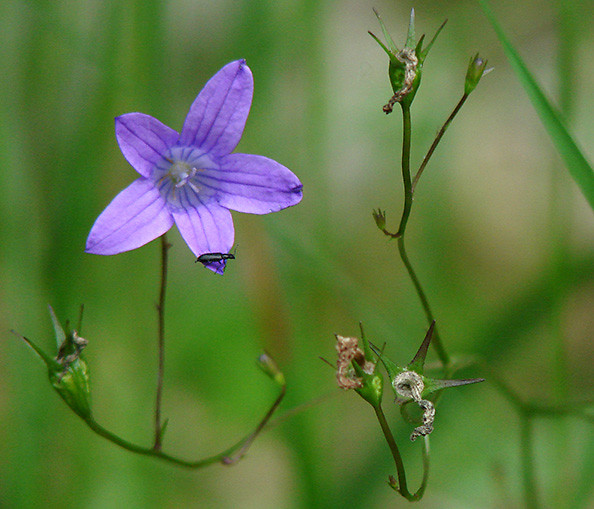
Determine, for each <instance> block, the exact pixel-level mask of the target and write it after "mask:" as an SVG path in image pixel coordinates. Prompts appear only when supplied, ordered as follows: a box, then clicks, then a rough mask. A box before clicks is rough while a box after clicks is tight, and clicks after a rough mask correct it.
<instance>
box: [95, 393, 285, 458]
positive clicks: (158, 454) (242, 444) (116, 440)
mask: <svg viewBox="0 0 594 509" xmlns="http://www.w3.org/2000/svg"><path fill="white" fill-rule="evenodd" d="M285 392H286V386H285V385H284V384H283V386H282V387H281V392H280V394H279V396H278V397H277V398H276V400H275V401H274V403H273V404H272V406H271V408H270V410H268V412H267V413H266V415H265V416H264V418H263V419H262V420H261V421H260V423H259V424H258V426H257V427H256V429H255V430H254V431H253V432H251V433H250V434H249V435H247V436H245V437H244V438H242V439H241V440H239V441H238V442H236V443H235V444H234V445H232V446H231V447H229V448H227V449H225V450H224V451H223V452H220V453H219V454H215V455H213V456H208V457H206V458H203V459H200V460H196V461H188V460H184V459H181V458H178V457H176V456H172V455H170V454H167V453H164V452H163V451H161V450H160V449H155V447H154V446H153V447H142V446H140V445H136V444H133V443H132V442H128V441H127V440H124V439H123V438H120V437H119V436H118V435H116V434H114V433H112V432H111V431H109V430H107V429H105V428H104V427H103V426H101V425H100V424H99V423H98V422H97V421H95V419H94V418H93V417H92V416H88V417H87V418H85V419H84V421H85V423H86V424H87V426H89V428H91V430H93V431H94V432H95V433H96V434H97V435H99V436H101V437H103V438H105V439H107V440H109V441H110V442H112V443H113V444H115V445H117V446H119V447H121V448H123V449H126V450H127V451H130V452H133V453H136V454H141V455H143V456H152V457H154V458H159V459H161V460H164V461H167V462H169V463H173V464H175V465H178V466H181V467H186V468H191V469H198V468H202V467H206V466H208V465H212V464H214V463H222V464H224V465H232V464H234V463H236V462H237V461H239V460H240V459H241V458H242V457H243V456H244V455H245V453H246V452H247V450H248V448H249V447H250V445H251V444H252V442H253V441H254V440H255V438H256V437H257V436H258V435H259V434H260V432H261V431H262V430H263V429H264V427H265V426H266V424H267V423H268V421H269V420H270V417H271V416H272V414H273V413H274V411H275V410H276V409H277V408H278V406H279V404H280V402H281V401H282V399H283V397H284V395H285ZM238 449H239V450H240V451H239V453H238V454H237V455H236V456H235V457H234V458H232V457H231V455H232V454H234V453H235V451H237V450H238Z"/></svg>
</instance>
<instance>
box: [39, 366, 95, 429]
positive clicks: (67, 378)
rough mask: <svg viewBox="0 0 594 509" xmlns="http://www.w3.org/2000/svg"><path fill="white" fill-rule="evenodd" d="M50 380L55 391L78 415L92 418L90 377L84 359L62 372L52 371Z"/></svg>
mask: <svg viewBox="0 0 594 509" xmlns="http://www.w3.org/2000/svg"><path fill="white" fill-rule="evenodd" d="M49 379H50V382H51V383H52V386H53V387H54V389H56V391H57V392H58V394H59V395H60V396H61V397H62V399H63V400H64V401H65V402H66V404H67V405H68V406H69V407H70V408H71V409H72V410H73V411H74V412H75V413H76V414H77V415H79V416H80V417H82V418H83V419H87V418H89V417H90V416H91V405H90V401H91V391H90V388H89V375H88V371H87V364H86V363H85V362H84V361H83V360H82V359H80V358H78V359H75V360H73V361H72V362H70V363H69V364H68V366H67V367H65V368H62V369H60V370H55V371H54V370H50V371H49Z"/></svg>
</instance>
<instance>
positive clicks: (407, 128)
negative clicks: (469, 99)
mask: <svg viewBox="0 0 594 509" xmlns="http://www.w3.org/2000/svg"><path fill="white" fill-rule="evenodd" d="M446 128H447V127H446ZM442 129H443V128H442ZM402 132H403V135H402V181H403V182H404V209H403V211H402V217H401V219H400V226H399V227H398V233H397V238H398V252H399V253H400V258H401V260H402V263H403V264H404V266H405V267H406V270H407V272H408V275H409V277H410V279H411V281H412V283H413V285H414V287H415V290H416V292H417V295H418V296H419V299H420V301H421V305H422V306H423V309H424V310H425V315H426V316H427V321H428V322H429V323H430V324H431V323H432V322H433V321H434V318H433V313H432V311H431V307H430V306H429V301H428V300H427V296H426V295H425V292H424V291H423V288H422V286H421V283H420V281H419V278H418V277H417V275H416V273H415V271H414V268H413V266H412V264H411V262H410V260H409V258H408V255H407V253H406V247H405V242H404V237H405V233H406V226H407V224H408V219H409V217H410V212H411V209H412V202H413V185H412V181H411V178H410V146H411V132H412V123H411V117H410V107H409V105H404V104H403V105H402ZM435 145H436V144H435ZM425 159H428V158H427V157H426V158H425ZM417 175H418V174H417ZM431 344H432V345H433V347H434V348H435V350H436V352H437V355H438V356H439V358H440V360H441V362H442V364H443V365H444V367H446V369H447V367H448V366H449V364H450V357H449V355H448V353H447V352H446V350H445V348H444V347H443V344H442V342H441V338H440V336H439V332H438V331H437V328H435V330H434V332H433V341H432V343H431Z"/></svg>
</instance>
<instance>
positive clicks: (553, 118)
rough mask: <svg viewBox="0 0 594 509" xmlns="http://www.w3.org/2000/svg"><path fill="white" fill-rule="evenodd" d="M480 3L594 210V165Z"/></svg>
mask: <svg viewBox="0 0 594 509" xmlns="http://www.w3.org/2000/svg"><path fill="white" fill-rule="evenodd" d="M479 3H480V5H481V8H482V9H483V12H484V13H485V15H486V16H487V18H488V19H489V21H490V23H491V25H492V26H493V28H494V30H495V32H496V33H497V37H499V41H500V42H501V45H502V46H503V49H504V51H505V54H506V56H507V58H508V60H509V61H510V63H511V65H512V67H513V69H514V71H515V73H516V75H517V76H518V78H519V79H520V82H521V84H522V86H523V87H524V90H525V91H526V93H527V94H528V97H529V98H530V101H531V102H532V106H534V109H535V110H536V112H537V113H538V115H539V117H540V120H541V122H542V124H543V125H544V127H545V129H546V130H547V131H548V133H549V136H550V137H551V139H552V140H553V144H554V145H555V147H556V148H557V150H558V152H559V155H560V156H561V158H562V159H563V161H564V163H565V165H566V166H567V169H568V170H569V173H570V174H571V176H572V178H573V180H574V181H575V182H576V184H577V185H578V186H579V188H580V190H581V191H582V193H583V194H584V196H585V198H586V200H588V203H589V204H590V207H592V209H594V170H592V166H590V164H589V163H588V161H587V160H586V158H585V157H584V155H583V153H582V152H581V151H580V149H579V148H578V146H577V145H576V143H575V141H574V140H573V138H572V137H571V134H569V131H568V130H567V128H566V127H565V125H564V123H563V121H562V119H561V116H560V115H559V113H558V112H557V111H556V110H555V108H554V107H553V106H552V105H551V103H550V102H549V101H548V99H547V98H546V96H545V95H544V93H543V92H542V90H541V89H540V87H539V86H538V83H537V82H536V80H535V79H534V77H533V76H532V74H530V71H528V68H527V67H526V65H525V64H524V62H523V61H522V59H521V57H520V55H519V54H518V52H517V51H516V50H515V48H514V47H513V46H512V44H511V42H510V41H509V39H508V38H507V36H506V35H505V33H504V32H503V29H502V28H501V25H500V24H499V23H498V22H497V20H496V19H495V16H494V15H493V12H492V11H491V9H490V7H489V4H488V2H487V1H486V0H479Z"/></svg>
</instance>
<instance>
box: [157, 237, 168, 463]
mask: <svg viewBox="0 0 594 509" xmlns="http://www.w3.org/2000/svg"><path fill="white" fill-rule="evenodd" d="M166 235H167V234H165V233H164V234H163V235H161V288H160V290H159V303H158V304H157V314H158V316H159V328H158V338H157V344H158V351H159V353H158V356H159V361H158V363H159V365H158V371H157V396H156V401H155V442H154V445H153V450H155V451H160V450H161V447H162V438H163V426H162V425H161V400H162V397H163V376H164V373H165V290H166V288H167V253H168V251H169V248H170V247H171V244H169V243H168V242H167V236H166Z"/></svg>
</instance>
